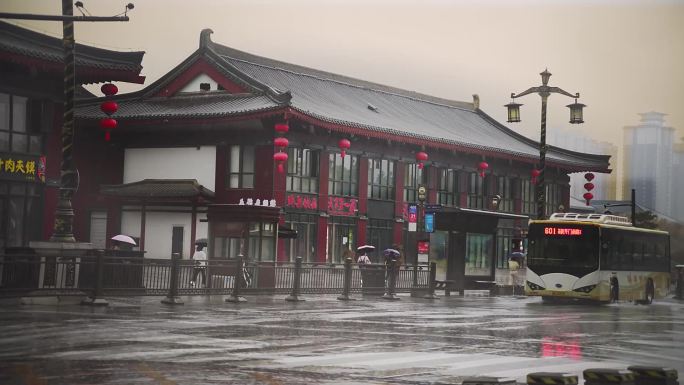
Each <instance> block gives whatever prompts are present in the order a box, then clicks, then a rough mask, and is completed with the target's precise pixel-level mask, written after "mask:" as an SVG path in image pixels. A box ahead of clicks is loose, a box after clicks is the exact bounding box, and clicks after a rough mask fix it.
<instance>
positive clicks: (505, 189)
mask: <svg viewBox="0 0 684 385" xmlns="http://www.w3.org/2000/svg"><path fill="white" fill-rule="evenodd" d="M512 182H513V181H512V179H511V178H509V177H507V176H498V177H496V193H497V194H498V195H499V196H500V197H501V201H499V207H498V210H499V211H503V212H507V213H512V212H513V188H512V187H511V185H512Z"/></svg>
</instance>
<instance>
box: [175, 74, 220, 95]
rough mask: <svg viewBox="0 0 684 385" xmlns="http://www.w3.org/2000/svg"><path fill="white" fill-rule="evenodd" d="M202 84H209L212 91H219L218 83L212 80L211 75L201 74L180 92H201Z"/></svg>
mask: <svg viewBox="0 0 684 385" xmlns="http://www.w3.org/2000/svg"><path fill="white" fill-rule="evenodd" d="M200 83H209V86H210V88H209V89H210V90H211V91H216V90H217V89H218V83H216V81H215V80H214V79H212V78H211V77H210V76H209V75H207V74H199V75H197V77H195V78H194V79H192V80H191V81H190V82H189V83H188V84H186V85H185V87H183V88H182V89H181V90H180V92H199V91H201V90H200Z"/></svg>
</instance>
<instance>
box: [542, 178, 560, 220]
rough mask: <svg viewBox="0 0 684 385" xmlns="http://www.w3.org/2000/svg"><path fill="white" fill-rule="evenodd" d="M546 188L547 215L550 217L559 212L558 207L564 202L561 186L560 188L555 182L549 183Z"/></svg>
mask: <svg viewBox="0 0 684 385" xmlns="http://www.w3.org/2000/svg"><path fill="white" fill-rule="evenodd" d="M544 188H545V191H546V202H545V203H546V206H545V210H546V213H545V215H547V216H549V215H551V214H553V213H557V212H558V211H559V210H558V207H559V206H560V204H561V202H562V199H561V186H559V185H558V184H554V183H553V181H548V183H546V184H545V185H544Z"/></svg>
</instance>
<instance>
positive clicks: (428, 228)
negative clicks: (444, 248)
mask: <svg viewBox="0 0 684 385" xmlns="http://www.w3.org/2000/svg"><path fill="white" fill-rule="evenodd" d="M433 231H435V214H433V213H425V232H426V233H431V232H433Z"/></svg>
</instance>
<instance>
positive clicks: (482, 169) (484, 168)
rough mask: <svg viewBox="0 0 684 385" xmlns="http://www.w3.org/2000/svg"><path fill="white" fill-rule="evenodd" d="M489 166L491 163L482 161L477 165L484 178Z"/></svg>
mask: <svg viewBox="0 0 684 385" xmlns="http://www.w3.org/2000/svg"><path fill="white" fill-rule="evenodd" d="M488 168H489V163H487V162H480V164H478V165H477V169H478V170H480V176H481V177H482V178H484V176H485V171H487V169H488Z"/></svg>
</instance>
